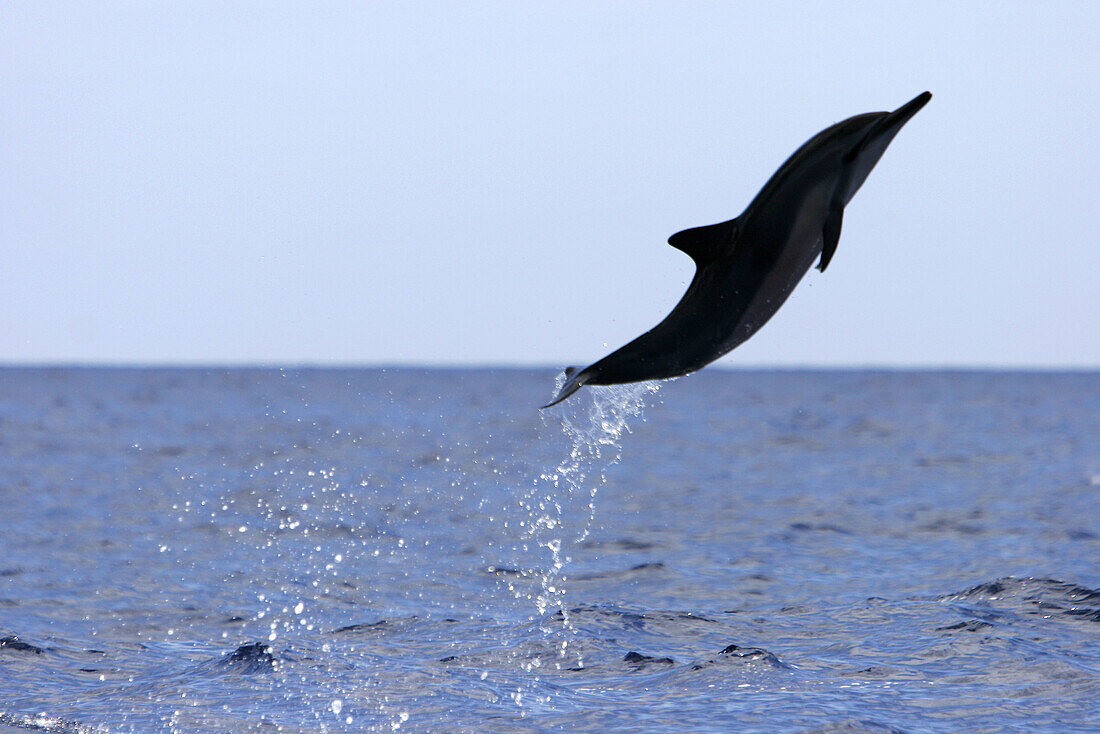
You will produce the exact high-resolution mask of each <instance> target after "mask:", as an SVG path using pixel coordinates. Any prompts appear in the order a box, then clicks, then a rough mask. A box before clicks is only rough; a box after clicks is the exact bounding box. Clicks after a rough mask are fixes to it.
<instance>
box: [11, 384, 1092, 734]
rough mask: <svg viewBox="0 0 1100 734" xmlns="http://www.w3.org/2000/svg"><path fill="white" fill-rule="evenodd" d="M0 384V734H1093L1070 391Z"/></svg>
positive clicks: (1087, 575)
mask: <svg viewBox="0 0 1100 734" xmlns="http://www.w3.org/2000/svg"><path fill="white" fill-rule="evenodd" d="M555 379H556V376H555V374H554V373H553V372H551V371H546V370H542V371H539V370H531V371H520V370H465V371H464V370H450V371H448V370H414V369H392V370H365V369H364V370H285V371H284V370H277V369H273V370H250V369H234V370H221V369H209V370H207V369H201V370H200V369H193V370H189V369H77V368H74V369H67V368H66V369H15V368H7V369H2V370H0V507H2V508H3V513H2V516H0V732H4V733H5V734H7V732H18V731H27V730H32V731H48V732H248V731H256V732H276V731H278V732H357V731H382V732H393V731H402V732H404V731H414V732H443V731H453V732H539V731H559V730H571V731H595V732H608V731H645V732H684V731H715V732H864V731H866V732H960V731H967V732H998V731H1006V730H1014V731H1051V732H1095V731H1098V730H1100V590H1098V589H1100V373H1097V372H1082V373H1006V372H876V371H720V370H713V369H712V370H706V371H703V372H701V373H699V374H696V375H692V376H689V377H686V378H683V379H681V380H677V381H674V382H670V383H664V384H661V385H659V386H658V385H654V384H644V385H633V386H620V387H615V388H584V389H583V390H582V391H581V392H579V393H578V394H577V395H575V396H574V397H573V398H570V400H568V401H567V402H566V403H564V404H562V405H561V406H557V407H556V408H553V409H550V410H547V411H539V410H538V409H537V406H539V405H541V404H542V403H544V402H546V401H547V400H548V399H549V398H550V396H551V395H552V394H553V393H554V386H555Z"/></svg>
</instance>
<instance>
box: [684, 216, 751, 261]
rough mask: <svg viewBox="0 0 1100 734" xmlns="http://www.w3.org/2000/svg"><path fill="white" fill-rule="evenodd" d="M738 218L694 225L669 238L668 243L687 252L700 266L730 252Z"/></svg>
mask: <svg viewBox="0 0 1100 734" xmlns="http://www.w3.org/2000/svg"><path fill="white" fill-rule="evenodd" d="M736 227H737V219H736V218H734V219H730V220H729V221H726V222H719V223H718V224H708V225H707V226H705V227H692V228H691V229H685V230H684V231H682V232H677V233H676V234H674V235H672V236H671V237H669V238H668V244H670V245H672V246H673V247H675V248H676V249H677V250H680V251H682V252H685V253H687V254H688V255H689V256H690V257H691V259H692V260H694V261H695V264H696V265H697V266H699V267H702V266H703V265H706V264H707V263H709V262H711V261H712V260H714V259H716V258H717V257H719V256H720V255H724V254H726V253H728V252H729V248H730V245H732V244H733V233H734V230H735V229H736Z"/></svg>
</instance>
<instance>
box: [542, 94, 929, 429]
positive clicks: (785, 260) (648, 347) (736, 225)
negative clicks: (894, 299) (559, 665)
mask: <svg viewBox="0 0 1100 734" xmlns="http://www.w3.org/2000/svg"><path fill="white" fill-rule="evenodd" d="M930 99H932V95H931V94H930V93H929V92H924V93H922V94H918V95H917V96H916V97H914V98H913V99H912V100H911V101H909V102H907V103H906V104H904V105H902V106H901V107H899V108H898V109H896V110H894V111H893V112H868V113H866V114H863V115H856V116H855V117H849V118H848V119H847V120H844V121H843V122H838V123H836V124H835V125H833V126H831V127H828V128H825V129H824V130H822V131H821V132H819V133H818V134H817V135H815V136H814V137H812V138H810V139H809V140H808V141H807V142H806V143H805V144H804V145H803V146H802V147H801V148H799V149H798V150H796V151H795V152H794V155H792V156H791V157H790V158H788V159H787V161H786V163H784V164H783V165H782V166H780V167H779V170H778V171H776V172H775V174H774V175H773V176H772V177H771V179H769V180H768V182H767V183H766V184H764V188H762V189H761V190H760V193H758V194H757V195H756V198H754V199H753V200H752V202H751V203H750V204H749V205H748V207H747V208H746V209H745V211H744V212H742V213H741V216H739V217H736V218H735V219H730V220H728V221H725V222H719V223H718V224H709V225H707V226H705V227H694V228H692V229H685V230H684V231H682V232H677V233H676V234H674V235H672V236H671V237H669V238H668V243H669V244H670V245H672V246H673V247H675V248H676V249H678V250H681V251H683V252H684V253H686V254H687V255H689V256H690V257H691V259H692V260H694V261H695V277H694V278H693V279H692V281H691V285H689V286H688V289H687V292H686V293H684V295H683V297H682V298H681V299H680V302H679V303H677V304H676V307H675V308H673V309H672V312H671V313H669V315H668V316H666V317H665V319H664V321H662V322H661V323H659V324H657V325H656V326H654V327H653V328H652V329H650V330H649V331H647V332H646V333H644V334H642V335H641V336H639V337H638V338H637V339H635V340H634V341H632V342H630V343H629V344H627V345H626V346H624V347H622V348H620V349H617V350H615V351H614V352H612V353H611V354H609V355H607V356H606V357H604V358H603V359H601V360H600V361H598V362H595V363H594V364H591V365H589V366H588V367H585V368H584V369H578V368H577V367H568V368H566V370H565V376H566V382H565V384H564V385H562V388H561V390H560V391H559V392H558V394H557V397H555V398H554V400H553V401H551V402H549V403H547V404H546V405H544V406H542V407H543V408H549V407H550V406H552V405H557V404H558V403H560V402H561V401H563V400H565V399H566V398H567V397H569V396H570V395H572V394H573V393H575V392H576V391H577V390H579V389H580V388H581V386H582V385H617V384H620V383H624V382H640V381H642V380H663V379H666V378H669V377H679V376H681V375H686V374H688V373H689V372H695V371H696V370H698V369H702V368H703V367H705V366H706V365H708V364H710V363H711V362H713V361H714V360H716V359H718V358H719V357H721V356H722V355H724V354H727V353H728V352H730V351H731V350H732V349H734V348H735V347H737V346H738V345H740V344H741V343H743V342H744V341H746V340H747V339H748V338H749V337H751V336H752V335H753V334H755V333H756V332H757V331H759V330H760V327H762V326H763V325H764V324H766V323H767V321H768V319H770V318H771V317H772V316H773V315H775V312H776V311H778V310H779V307H780V306H782V305H783V303H784V302H785V301H786V300H787V297H788V296H790V295H791V291H793V290H794V287H795V286H796V285H798V281H800V280H802V276H803V275H805V274H806V272H807V271H809V269H810V267H811V266H812V265H813V262H814V258H817V257H818V256H820V259H819V260H818V263H817V268H818V270H820V271H822V272H825V268H826V267H828V265H829V262H830V261H831V260H832V258H833V253H834V252H836V244H837V240H839V239H840V224H841V219H842V217H843V216H844V207H845V205H847V204H848V202H849V201H851V200H852V197H853V196H855V193H856V192H857V191H859V187H860V186H862V185H863V182H864V181H865V180H866V179H867V176H868V174H870V173H871V169H872V168H874V167H875V164H876V163H878V160H879V158H881V157H882V154H883V153H884V152H885V151H886V146H888V145H889V144H890V141H891V140H893V139H894V136H895V135H897V133H898V131H899V130H901V128H902V126H903V125H905V123H907V122H908V121H909V119H910V118H911V117H913V115H915V114H917V112H918V111H919V110H920V109H921V108H922V107H924V105H925V104H927V103H928V100H930Z"/></svg>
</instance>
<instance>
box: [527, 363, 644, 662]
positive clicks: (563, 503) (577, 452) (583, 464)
mask: <svg viewBox="0 0 1100 734" xmlns="http://www.w3.org/2000/svg"><path fill="white" fill-rule="evenodd" d="M564 381H565V375H564V374H563V375H560V376H559V377H558V380H557V384H556V385H555V391H556V390H560V389H561V386H562V384H564ZM659 390H660V384H659V383H657V382H643V383H632V384H628V385H615V386H609V387H603V386H594V387H588V388H587V389H586V390H585V391H584V392H583V393H580V394H578V395H577V396H576V397H574V398H573V399H571V400H569V401H566V402H564V403H562V404H561V405H560V406H559V407H557V408H555V409H553V410H551V411H544V412H543V414H542V420H543V425H544V427H546V428H550V427H552V426H553V424H554V423H556V422H558V421H560V427H561V430H562V432H563V433H564V434H565V436H566V438H567V439H568V440H569V450H568V453H567V454H566V455H565V456H564V457H563V458H562V460H561V462H560V463H559V464H558V465H557V466H556V467H555V468H554V469H552V470H550V471H547V472H543V473H541V474H539V475H538V476H537V477H536V479H535V481H534V484H533V485H532V486H531V488H530V489H529V490H528V491H527V492H526V493H525V494H524V495H523V497H522V499H521V500H520V503H521V506H522V507H523V508H524V509H525V510H526V511H527V513H528V520H527V521H526V522H525V523H523V525H524V527H525V529H526V539H527V541H528V542H529V543H533V544H534V545H536V546H537V547H539V548H543V549H545V550H546V551H547V552H549V555H550V558H549V566H547V567H545V568H544V569H543V570H541V571H539V572H536V574H537V580H538V582H539V586H540V589H539V590H538V591H537V592H536V593H535V594H534V597H533V601H534V603H535V609H536V611H537V612H538V615H539V616H540V617H544V618H545V616H546V615H547V613H549V612H560V614H561V619H562V620H563V621H564V628H565V629H566V630H571V629H572V626H571V622H570V619H569V610H568V608H567V605H566V604H565V584H566V581H567V576H566V574H565V567H566V565H567V564H568V563H569V561H570V560H571V558H570V556H569V555H568V554H567V549H568V547H569V546H572V545H576V544H578V543H581V542H583V541H584V540H585V539H586V538H588V536H589V534H590V533H591V532H592V525H593V522H594V520H595V516H596V495H597V493H598V492H599V489H600V487H602V486H603V485H604V484H605V483H606V482H607V471H608V469H610V468H611V467H612V466H614V465H615V464H616V463H618V462H619V460H620V459H621V458H622V455H623V437H624V435H625V434H626V433H629V432H630V422H631V421H632V420H634V419H636V418H638V417H639V416H641V415H642V413H643V411H644V409H645V407H646V405H647V404H648V400H649V399H650V398H651V397H652V396H654V395H656V393H657V392H658V391H659ZM582 503H583V505H584V508H583V510H581V511H582V512H584V518H585V519H584V521H583V524H582V525H581V527H580V528H579V529H577V530H570V529H569V527H568V526H569V519H570V518H571V517H574V516H575V515H574V509H580V508H579V505H580V504H582ZM567 648H568V639H564V640H561V641H560V653H559V657H562V658H564V657H566V654H567V653H566V651H567ZM578 662H579V664H580V665H581V666H582V667H583V660H579V661H578Z"/></svg>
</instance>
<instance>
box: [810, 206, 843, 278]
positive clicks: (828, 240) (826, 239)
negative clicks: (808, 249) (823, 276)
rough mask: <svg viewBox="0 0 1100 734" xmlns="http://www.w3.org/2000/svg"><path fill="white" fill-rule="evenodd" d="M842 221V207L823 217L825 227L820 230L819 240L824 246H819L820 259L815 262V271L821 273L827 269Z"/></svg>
mask: <svg viewBox="0 0 1100 734" xmlns="http://www.w3.org/2000/svg"><path fill="white" fill-rule="evenodd" d="M843 219H844V207H837V208H835V209H833V210H832V211H830V212H829V216H827V217H825V226H824V228H822V230H821V239H822V241H823V243H824V244H822V246H821V259H820V260H818V262H817V269H818V270H820V271H821V272H823V273H824V272H825V268H827V267H829V261H830V260H832V259H833V253H834V252H836V243H837V242H839V241H840V223H841V220H843Z"/></svg>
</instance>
